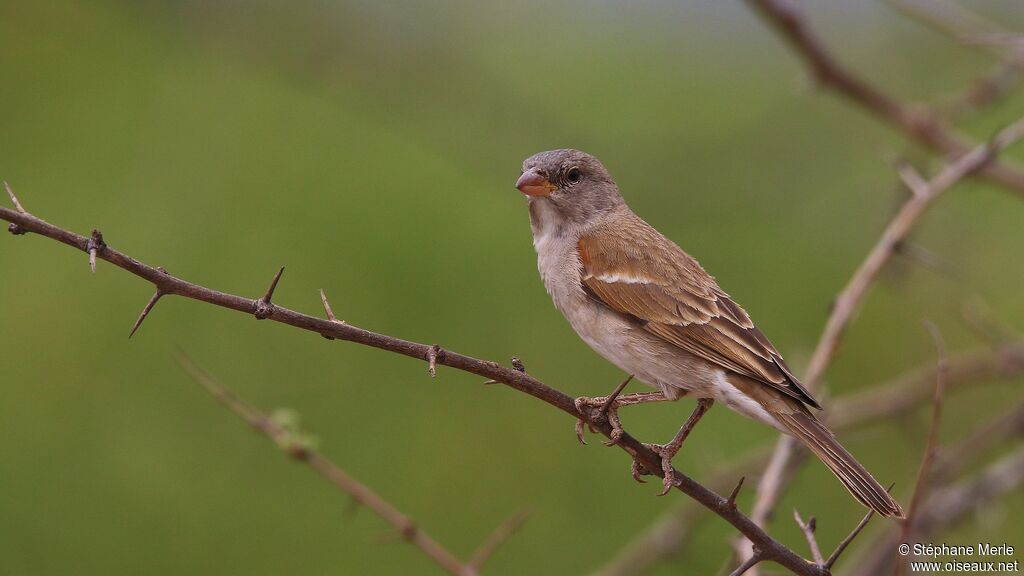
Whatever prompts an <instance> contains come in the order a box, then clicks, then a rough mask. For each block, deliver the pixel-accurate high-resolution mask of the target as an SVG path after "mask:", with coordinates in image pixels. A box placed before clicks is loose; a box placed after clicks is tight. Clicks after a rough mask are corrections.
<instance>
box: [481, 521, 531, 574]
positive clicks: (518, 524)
mask: <svg viewBox="0 0 1024 576" xmlns="http://www.w3.org/2000/svg"><path fill="white" fill-rule="evenodd" d="M529 517H530V513H529V512H527V511H526V510H523V511H522V512H518V513H516V514H515V515H514V516H512V517H511V518H509V519H508V520H506V521H504V522H502V524H501V525H500V526H498V527H497V528H496V529H495V530H494V532H491V535H490V536H488V537H487V540H484V541H483V542H482V543H481V544H480V546H479V547H477V549H476V551H475V552H473V555H472V556H470V558H469V562H467V564H468V565H469V566H470V567H471V568H473V569H474V570H480V568H481V567H482V566H483V565H484V562H487V560H488V559H490V557H491V556H493V555H494V553H495V552H497V551H498V548H500V547H501V545H502V544H504V543H505V542H506V541H507V540H508V539H509V538H511V537H512V536H514V535H515V533H516V532H518V531H519V529H520V528H522V527H523V524H525V523H526V519H527V518H529Z"/></svg>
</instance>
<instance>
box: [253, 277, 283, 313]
mask: <svg viewBox="0 0 1024 576" xmlns="http://www.w3.org/2000/svg"><path fill="white" fill-rule="evenodd" d="M281 274H284V266H281V269H280V270H278V271H277V274H274V279H273V280H271V281H270V286H269V287H268V288H267V293H266V294H264V295H263V298H260V299H259V300H257V301H256V302H254V303H253V312H252V313H253V315H254V316H256V319H257V320H265V319H267V318H270V315H271V314H273V313H274V305H273V304H272V303H271V302H270V300H271V298H273V297H274V290H277V282H278V280H280V279H281Z"/></svg>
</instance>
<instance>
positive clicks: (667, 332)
mask: <svg viewBox="0 0 1024 576" xmlns="http://www.w3.org/2000/svg"><path fill="white" fill-rule="evenodd" d="M636 246H652V249H649V250H639V249H636V248H635V247H636ZM578 249H579V254H580V263H581V279H582V281H583V285H584V287H585V288H586V290H587V292H588V293H589V294H590V295H591V297H594V298H596V299H597V300H599V301H601V302H603V303H604V304H605V305H606V306H608V307H609V308H611V309H613V310H616V311H618V312H620V313H623V314H628V315H630V316H633V317H635V318H637V319H639V320H640V321H642V322H643V324H644V328H645V329H646V330H647V331H649V332H650V333H652V334H654V335H656V336H658V337H660V338H663V339H664V340H666V341H668V342H670V343H672V344H673V345H675V346H678V347H679V348H681V349H683V350H686V351H687V352H690V353H692V354H695V355H697V356H699V357H702V358H704V359H706V360H708V361H710V362H713V363H715V364H718V365H719V366H721V367H723V368H725V369H728V370H731V371H733V372H736V373H738V374H742V375H744V376H747V377H750V378H753V379H755V380H757V381H760V382H762V383H764V384H766V385H768V386H771V387H772V388H775V389H776V390H778V391H780V392H782V393H784V394H786V395H788V396H790V397H792V398H794V399H796V400H799V401H801V402H804V403H806V404H808V405H810V406H813V407H815V408H819V409H820V406H819V404H818V402H817V401H816V400H815V399H814V398H813V397H812V396H811V395H810V394H809V393H808V392H807V390H805V389H804V387H803V386H802V385H801V384H800V382H799V381H798V380H797V379H796V377H794V376H793V373H792V371H791V370H790V369H789V367H788V366H786V363H785V361H784V360H783V359H782V355H780V354H779V352H778V350H776V349H775V347H774V346H772V344H771V342H769V341H768V339H767V338H766V337H765V335H764V334H763V333H761V331H760V330H758V329H757V328H756V327H755V326H754V323H753V322H752V321H751V320H750V316H748V315H747V313H746V311H744V310H743V308H741V307H740V306H739V305H738V304H736V303H735V302H734V301H733V300H732V299H731V298H729V295H728V294H726V293H725V292H724V291H723V290H722V289H721V288H719V286H718V284H717V283H716V282H715V279H714V278H712V277H711V276H710V275H709V274H708V273H707V272H705V271H704V269H703V268H701V266H700V264H698V263H697V261H696V260H694V259H693V258H692V257H690V255H688V254H686V253H685V252H683V250H682V249H680V248H679V247H678V246H676V245H675V244H674V243H672V242H671V241H670V240H668V239H667V238H665V237H664V236H662V235H661V234H659V233H658V232H657V231H656V230H655V229H654V228H652V227H651V226H649V225H648V224H647V223H645V222H643V221H642V220H640V219H639V218H637V219H636V220H635V221H631V222H629V223H627V224H626V225H624V226H619V227H617V228H615V229H610V230H601V231H600V233H597V234H590V235H585V236H583V237H582V238H581V239H580V241H579V244H578Z"/></svg>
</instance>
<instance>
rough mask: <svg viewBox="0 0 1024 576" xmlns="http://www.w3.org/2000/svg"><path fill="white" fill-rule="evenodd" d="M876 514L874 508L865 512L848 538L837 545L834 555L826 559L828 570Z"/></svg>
mask: <svg viewBox="0 0 1024 576" xmlns="http://www.w3.org/2000/svg"><path fill="white" fill-rule="evenodd" d="M874 515H875V511H874V510H868V513H867V514H865V515H864V517H863V518H861V520H860V522H858V523H857V526H856V527H854V529H853V531H852V532H850V533H849V534H847V536H846V538H843V541H842V542H840V543H839V545H838V546H836V549H835V551H834V552H832V555H831V556H829V557H828V560H826V561H825V569H826V570H831V569H832V566H834V565H835V563H836V562H837V561H838V560H839V557H840V556H842V555H843V552H844V551H845V550H846V547H847V546H849V545H850V543H851V542H853V539H854V538H856V537H857V535H858V534H860V531H861V530H863V529H864V527H865V526H867V525H868V522H870V521H871V518H872V517H873V516H874Z"/></svg>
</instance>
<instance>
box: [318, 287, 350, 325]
mask: <svg viewBox="0 0 1024 576" xmlns="http://www.w3.org/2000/svg"><path fill="white" fill-rule="evenodd" d="M320 301H321V302H323V303H324V312H326V313H327V319H328V320H330V321H331V322H337V323H338V324H344V323H345V321H344V320H338V319H337V318H335V317H334V310H331V303H330V302H328V301H327V294H325V293H324V289H323V288H321V289H320Z"/></svg>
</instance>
